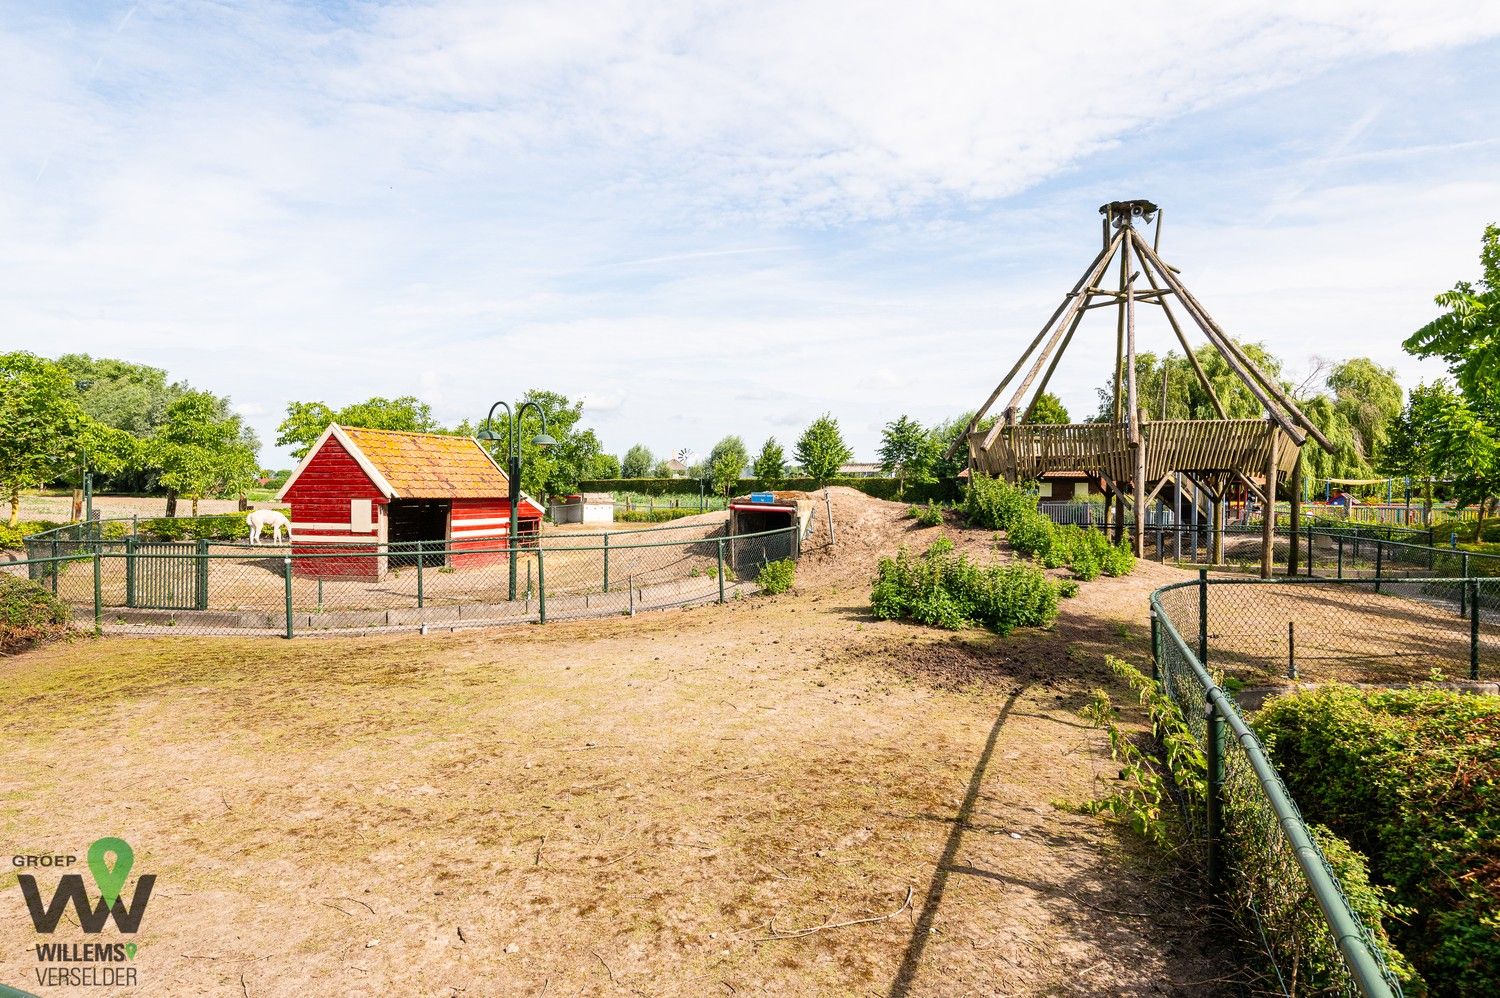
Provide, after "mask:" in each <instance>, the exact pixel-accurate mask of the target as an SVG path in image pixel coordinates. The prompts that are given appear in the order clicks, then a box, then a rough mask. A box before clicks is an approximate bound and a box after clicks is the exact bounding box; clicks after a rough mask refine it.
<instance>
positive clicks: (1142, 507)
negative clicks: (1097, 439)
mask: <svg viewBox="0 0 1500 998" xmlns="http://www.w3.org/2000/svg"><path fill="white" fill-rule="evenodd" d="M1137 415H1139V414H1137ZM1139 429H1140V427H1137V430H1139ZM1134 446H1135V537H1134V538H1133V539H1132V541H1131V543H1132V545H1133V546H1134V548H1135V556H1136V557H1137V558H1142V557H1145V554H1146V502H1147V499H1146V434H1144V433H1141V434H1140V437H1139V438H1138V439H1137V440H1136V442H1135V445H1134ZM1160 553H1161V552H1160V551H1157V554H1160Z"/></svg>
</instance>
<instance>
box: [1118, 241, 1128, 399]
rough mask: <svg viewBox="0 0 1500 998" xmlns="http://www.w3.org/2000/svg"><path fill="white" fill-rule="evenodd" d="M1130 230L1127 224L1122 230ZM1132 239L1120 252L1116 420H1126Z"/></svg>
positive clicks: (1126, 242)
mask: <svg viewBox="0 0 1500 998" xmlns="http://www.w3.org/2000/svg"><path fill="white" fill-rule="evenodd" d="M1120 231H1121V232H1122V233H1123V232H1126V231H1129V227H1128V226H1127V227H1126V228H1124V229H1121V230H1120ZM1129 268H1130V240H1128V239H1127V240H1126V241H1125V245H1124V246H1123V247H1122V252H1121V254H1120V299H1119V301H1120V313H1119V320H1118V321H1117V322H1116V323H1115V422H1116V423H1120V422H1124V420H1123V419H1122V416H1123V413H1121V411H1120V379H1121V376H1122V375H1123V373H1124V371H1123V368H1124V365H1125V297H1124V295H1125V283H1126V282H1127V281H1129V280H1130V270H1129Z"/></svg>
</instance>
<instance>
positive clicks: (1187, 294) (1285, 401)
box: [1137, 239, 1334, 454]
mask: <svg viewBox="0 0 1500 998" xmlns="http://www.w3.org/2000/svg"><path fill="white" fill-rule="evenodd" d="M1137 242H1139V243H1140V244H1141V245H1142V246H1144V245H1145V244H1144V242H1142V241H1141V240H1139V239H1137ZM1148 252H1149V250H1148ZM1150 255H1151V258H1152V260H1153V261H1154V262H1158V263H1160V262H1161V258H1160V257H1157V256H1156V254H1155V253H1151V254H1150ZM1163 276H1165V274H1163ZM1167 284H1168V285H1169V286H1171V288H1172V290H1174V291H1176V292H1177V297H1178V299H1180V300H1181V301H1182V303H1183V305H1184V306H1185V307H1186V308H1188V309H1189V311H1191V312H1195V313H1197V315H1198V316H1199V317H1201V319H1202V320H1203V321H1202V322H1201V323H1200V325H1202V326H1204V331H1205V332H1207V331H1208V328H1209V327H1211V328H1212V329H1213V330H1214V332H1216V333H1217V334H1218V335H1219V336H1220V337H1221V338H1222V339H1223V341H1224V346H1225V347H1226V348H1227V349H1228V350H1229V351H1230V353H1232V354H1233V355H1234V357H1235V358H1237V359H1238V360H1239V361H1240V363H1242V364H1243V365H1244V366H1245V367H1246V368H1248V369H1249V371H1250V372H1251V374H1252V375H1253V376H1254V377H1255V378H1256V379H1257V380H1258V381H1259V382H1260V384H1261V385H1262V387H1264V388H1265V390H1266V391H1268V392H1270V393H1271V394H1272V395H1273V396H1275V398H1276V400H1277V401H1278V402H1279V403H1281V405H1283V406H1285V408H1286V411H1287V413H1288V414H1289V415H1290V416H1291V417H1292V419H1293V420H1294V421H1295V422H1296V423H1298V424H1299V425H1300V426H1301V427H1302V428H1303V429H1305V430H1307V434H1308V435H1311V436H1312V438H1313V439H1314V440H1316V441H1317V442H1318V444H1319V445H1320V446H1321V447H1322V448H1323V449H1324V450H1325V451H1327V452H1328V453H1330V454H1332V453H1333V450H1334V448H1333V444H1331V443H1329V441H1328V438H1327V437H1325V436H1324V435H1323V431H1322V430H1319V429H1318V428H1317V426H1316V425H1314V424H1313V421H1312V420H1310V419H1308V418H1307V414H1306V413H1304V412H1303V411H1302V410H1301V408H1299V407H1298V405H1297V403H1296V402H1294V401H1292V399H1291V397H1290V396H1288V395H1287V394H1286V392H1284V391H1282V389H1281V386H1280V385H1278V384H1276V381H1275V379H1273V378H1269V377H1267V376H1266V373H1265V372H1264V371H1262V370H1261V369H1260V368H1259V367H1257V366H1256V365H1255V362H1254V361H1252V360H1251V359H1250V358H1249V356H1248V355H1247V354H1246V353H1245V352H1244V351H1243V350H1241V349H1240V348H1239V345H1238V344H1237V343H1235V342H1234V339H1233V337H1231V336H1230V335H1229V334H1228V333H1226V332H1224V330H1223V328H1222V327H1221V326H1219V324H1218V323H1216V322H1214V320H1213V316H1211V315H1209V314H1208V310H1207V309H1205V308H1204V307H1203V305H1202V303H1200V302H1199V301H1198V299H1196V298H1194V297H1193V293H1192V292H1191V291H1188V290H1187V288H1186V287H1183V286H1182V282H1181V281H1179V280H1177V279H1176V278H1175V276H1174V277H1173V278H1172V279H1169V280H1168V281H1167ZM1267 411H1268V412H1269V411H1270V410H1269V409H1267ZM1278 422H1280V420H1278ZM1282 429H1284V430H1285V429H1286V427H1285V426H1283V427H1282ZM1287 435H1288V436H1290V437H1291V438H1292V439H1293V441H1294V442H1295V443H1296V445H1297V446H1298V447H1299V448H1300V447H1301V446H1302V438H1303V436H1304V435H1303V434H1301V433H1296V432H1290V431H1289V432H1288V433H1287Z"/></svg>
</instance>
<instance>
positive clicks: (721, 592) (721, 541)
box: [719, 537, 724, 603]
mask: <svg viewBox="0 0 1500 998" xmlns="http://www.w3.org/2000/svg"><path fill="white" fill-rule="evenodd" d="M719 602H720V603H722V602H724V538H722V537H720V538H719Z"/></svg>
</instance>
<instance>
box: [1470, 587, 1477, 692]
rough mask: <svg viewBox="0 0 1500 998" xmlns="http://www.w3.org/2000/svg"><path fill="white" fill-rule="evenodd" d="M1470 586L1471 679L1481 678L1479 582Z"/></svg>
mask: <svg viewBox="0 0 1500 998" xmlns="http://www.w3.org/2000/svg"><path fill="white" fill-rule="evenodd" d="M1468 585H1469V587H1470V588H1469V678H1470V679H1478V678H1479V580H1478V579H1470V580H1469V582H1468Z"/></svg>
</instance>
